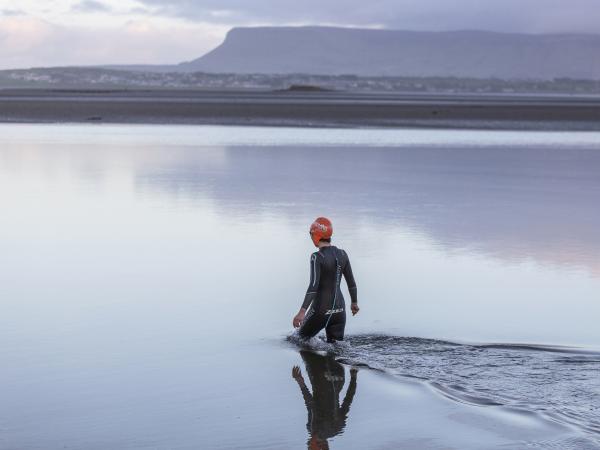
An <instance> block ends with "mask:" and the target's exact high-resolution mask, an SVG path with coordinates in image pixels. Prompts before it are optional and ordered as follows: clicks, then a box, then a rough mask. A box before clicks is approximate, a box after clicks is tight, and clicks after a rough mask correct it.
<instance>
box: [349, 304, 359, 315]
mask: <svg viewBox="0 0 600 450" xmlns="http://www.w3.org/2000/svg"><path fill="white" fill-rule="evenodd" d="M350 310H351V311H352V315H353V316H355V315H357V314H358V312H359V311H360V308H359V307H358V304H356V303H352V306H350Z"/></svg>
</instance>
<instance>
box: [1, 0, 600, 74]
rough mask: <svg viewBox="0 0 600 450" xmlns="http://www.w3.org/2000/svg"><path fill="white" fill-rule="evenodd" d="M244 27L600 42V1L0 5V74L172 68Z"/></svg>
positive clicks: (41, 0) (36, 1) (108, 0)
mask: <svg viewBox="0 0 600 450" xmlns="http://www.w3.org/2000/svg"><path fill="white" fill-rule="evenodd" d="M243 25H245V26H252V25H338V26H360V27H372V28H393V29H410V30H436V31H437V30H458V29H480V30H492V31H507V32H523V33H552V32H560V33H563V32H567V33H569V32H583V33H599V34H600V0H371V1H365V0H295V1H293V0H0V69H3V68H15V67H32V66H55V65H74V64H77V65H89V64H109V63H127V64H137V63H149V64H165V63H177V62H181V61H185V60H190V59H194V58H197V57H199V56H201V55H202V54H204V53H205V52H207V51H208V50H210V49H212V48H213V47H215V46H216V45H218V44H219V43H220V42H221V41H222V40H223V38H224V37H225V34H226V33H227V31H228V30H229V29H230V28H232V27H234V26H243Z"/></svg>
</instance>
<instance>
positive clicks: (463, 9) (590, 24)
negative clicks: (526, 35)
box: [140, 0, 600, 33]
mask: <svg viewBox="0 0 600 450" xmlns="http://www.w3.org/2000/svg"><path fill="white" fill-rule="evenodd" d="M140 2H141V3H144V4H146V5H149V6H152V7H154V8H156V10H157V11H158V14H162V15H171V16H176V17H180V18H183V19H186V20H200V21H210V22H219V23H226V24H231V25H243V24H254V23H260V24H272V25H282V24H322V23H327V24H338V25H359V26H377V25H378V26H382V27H386V28H396V29H413V30H415V29H416V30H456V29H485V30H493V31H507V32H532V33H541V32H592V33H597V32H598V31H599V30H598V23H600V4H599V3H598V0H570V1H568V2H565V1H564V0H485V1H482V0H453V1H448V0H372V1H370V2H365V1H364V0H327V1H323V0H303V1H297V0H253V1H248V0H202V1H201V2H200V1H196V0H140Z"/></svg>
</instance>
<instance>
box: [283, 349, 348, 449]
mask: <svg viewBox="0 0 600 450" xmlns="http://www.w3.org/2000/svg"><path fill="white" fill-rule="evenodd" d="M300 355H301V356H302V359H303V360H304V365H305V366H306V371H307V372H308V378H309V379H310V384H311V385H312V391H313V392H312V394H311V393H310V390H309V389H308V387H307V386H306V383H305V382H304V377H303V376H302V372H301V370H300V367H298V366H294V368H293V369H292V376H293V377H294V379H295V380H296V381H297V382H298V385H299V386H300V390H301V391H302V396H303V397H304V402H305V403H306V409H307V410H308V422H307V424H306V428H307V429H308V433H309V440H308V448H309V449H310V450H327V449H329V443H328V442H327V439H329V438H332V437H334V436H337V435H338V434H340V433H341V432H342V431H343V430H344V428H345V427H346V420H347V418H348V412H349V411H350V405H351V404H352V400H353V398H354V394H355V392H356V373H357V371H356V369H354V368H352V369H350V384H349V385H348V390H347V391H346V396H345V397H344V401H343V402H342V404H341V406H340V392H341V390H342V388H343V387H344V381H345V372H344V367H343V366H342V365H341V364H339V363H338V362H337V361H336V360H335V359H334V358H333V357H332V356H321V355H318V354H316V353H312V352H308V351H301V352H300Z"/></svg>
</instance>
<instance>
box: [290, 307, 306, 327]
mask: <svg viewBox="0 0 600 450" xmlns="http://www.w3.org/2000/svg"><path fill="white" fill-rule="evenodd" d="M305 315H306V310H305V309H304V308H300V311H298V314H296V315H295V316H294V318H293V319H292V325H294V328H298V327H300V325H302V322H303V321H304V316H305Z"/></svg>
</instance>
